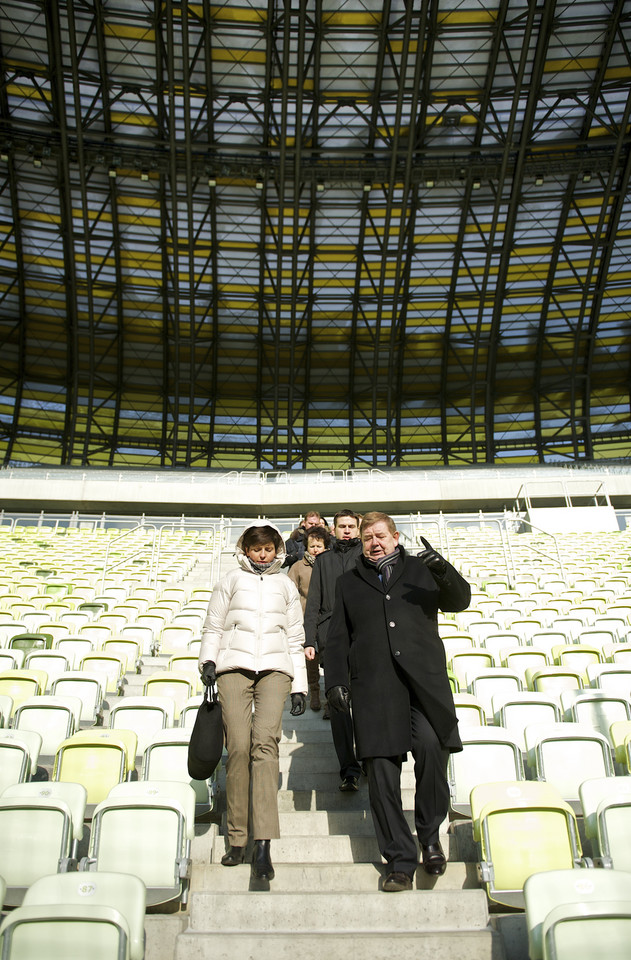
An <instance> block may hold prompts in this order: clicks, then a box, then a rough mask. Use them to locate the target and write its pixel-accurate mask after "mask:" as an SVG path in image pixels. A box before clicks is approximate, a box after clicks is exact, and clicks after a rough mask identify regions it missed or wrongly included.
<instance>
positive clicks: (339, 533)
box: [335, 517, 359, 540]
mask: <svg viewBox="0 0 631 960" xmlns="http://www.w3.org/2000/svg"><path fill="white" fill-rule="evenodd" d="M358 536H359V527H358V526H357V520H356V519H355V517H338V518H337V523H336V524H335V537H336V539H337V540H353V539H354V538H355V537H358Z"/></svg>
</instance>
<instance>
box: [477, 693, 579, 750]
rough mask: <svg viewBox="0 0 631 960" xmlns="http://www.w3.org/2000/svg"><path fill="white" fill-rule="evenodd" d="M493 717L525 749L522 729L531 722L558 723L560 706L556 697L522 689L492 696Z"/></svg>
mask: <svg viewBox="0 0 631 960" xmlns="http://www.w3.org/2000/svg"><path fill="white" fill-rule="evenodd" d="M493 717H494V720H495V723H496V724H497V725H498V726H501V727H503V728H504V729H505V730H508V731H509V732H510V733H511V734H512V735H513V737H515V739H516V740H517V741H518V743H519V744H520V746H521V749H522V750H525V749H526V742H525V739H524V730H525V728H526V726H527V725H528V724H531V723H560V722H561V720H562V716H561V708H560V706H559V703H558V700H557V698H556V697H553V696H549V695H548V694H546V693H535V692H533V691H532V690H522V691H518V692H517V693H514V694H512V695H510V696H499V697H493Z"/></svg>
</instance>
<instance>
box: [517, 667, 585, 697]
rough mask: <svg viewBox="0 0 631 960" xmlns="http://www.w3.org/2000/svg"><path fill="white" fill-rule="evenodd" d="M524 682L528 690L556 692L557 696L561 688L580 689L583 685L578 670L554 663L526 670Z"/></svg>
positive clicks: (581, 675) (581, 676)
mask: <svg viewBox="0 0 631 960" xmlns="http://www.w3.org/2000/svg"><path fill="white" fill-rule="evenodd" d="M526 684H527V686H528V689H529V690H534V691H536V692H537V693H552V694H554V693H556V694H558V695H559V696H561V692H562V691H563V690H582V688H583V687H584V685H585V684H584V682H583V674H582V672H581V671H580V670H572V669H570V667H560V666H558V665H554V664H553V665H552V666H549V667H541V668H539V669H534V670H531V669H528V670H526Z"/></svg>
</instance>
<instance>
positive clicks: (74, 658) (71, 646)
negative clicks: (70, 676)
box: [53, 636, 94, 670]
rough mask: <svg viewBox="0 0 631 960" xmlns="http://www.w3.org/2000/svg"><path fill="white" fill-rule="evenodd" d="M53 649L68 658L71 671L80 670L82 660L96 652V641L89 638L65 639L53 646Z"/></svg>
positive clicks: (72, 637) (75, 637)
mask: <svg viewBox="0 0 631 960" xmlns="http://www.w3.org/2000/svg"><path fill="white" fill-rule="evenodd" d="M53 649H54V650H56V651H57V652H58V653H63V655H64V656H65V657H67V658H68V669H69V670H78V668H79V664H80V662H81V658H82V657H85V656H86V655H87V654H88V653H92V651H93V650H94V641H93V640H90V639H89V638H88V637H77V636H71V637H63V638H62V639H61V640H58V641H57V642H56V643H55V644H54V645H53Z"/></svg>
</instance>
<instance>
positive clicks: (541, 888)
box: [524, 869, 631, 960]
mask: <svg viewBox="0 0 631 960" xmlns="http://www.w3.org/2000/svg"><path fill="white" fill-rule="evenodd" d="M625 902H626V904H627V908H628V905H629V903H631V875H630V874H626V873H623V872H620V871H616V870H571V869H570V870H548V871H545V872H536V873H533V874H532V875H531V876H530V877H528V879H527V880H526V882H525V884H524V903H525V909H526V926H527V929H528V956H529V957H530V960H543V957H544V923H545V921H546V918H547V917H548V916H549V915H550V913H551V911H552V910H558V909H559V907H561V906H563V905H568V906H578V907H579V909H580V913H581V914H582V915H583V916H584V917H586V918H587V917H589V916H590V915H593V912H594V906H595V905H596V904H602V903H605V904H606V903H608V904H610V909H615V908H614V907H613V905H614V904H616V905H617V904H621V903H625ZM583 929H584V931H585V932H586V930H585V927H584V928H583ZM610 944H611V940H610V939H609V938H608V937H606V936H605V937H604V938H603V937H602V936H601V937H600V947H601V949H605V950H606V953H607V957H610V956H611V954H610ZM625 949H626V950H627V952H626V954H622V955H621V956H623V957H624V956H628V939H627V941H626V944H625ZM599 953H600V950H598V951H597V952H596V953H592V952H591V951H590V952H588V953H585V952H584V951H583V950H580V949H579V950H576V949H574V951H573V953H571V954H570V955H569V956H573V957H579V956H581V957H587V956H590V957H591V956H597V955H598V954H599ZM566 956H567V955H565V954H564V960H565V958H566Z"/></svg>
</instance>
